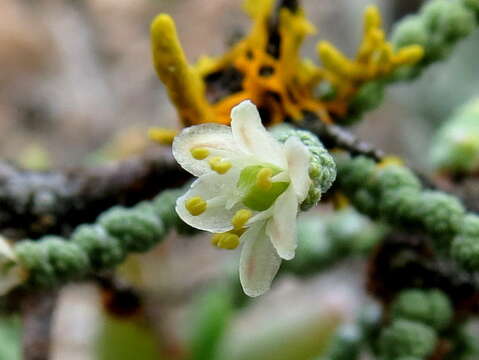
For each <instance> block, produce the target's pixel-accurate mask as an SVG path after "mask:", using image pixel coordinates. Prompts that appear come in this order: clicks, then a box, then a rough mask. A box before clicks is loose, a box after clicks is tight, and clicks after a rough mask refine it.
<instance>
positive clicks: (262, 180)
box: [256, 168, 273, 191]
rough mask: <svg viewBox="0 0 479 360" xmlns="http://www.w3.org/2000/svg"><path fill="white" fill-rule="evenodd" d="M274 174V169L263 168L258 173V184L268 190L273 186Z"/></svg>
mask: <svg viewBox="0 0 479 360" xmlns="http://www.w3.org/2000/svg"><path fill="white" fill-rule="evenodd" d="M272 176H273V169H271V168H262V169H261V170H260V171H258V174H256V186H258V187H259V188H261V189H262V190H265V191H268V190H269V189H271V187H272V186H273V182H272V181H271V177H272Z"/></svg>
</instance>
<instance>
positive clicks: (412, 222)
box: [379, 187, 421, 228]
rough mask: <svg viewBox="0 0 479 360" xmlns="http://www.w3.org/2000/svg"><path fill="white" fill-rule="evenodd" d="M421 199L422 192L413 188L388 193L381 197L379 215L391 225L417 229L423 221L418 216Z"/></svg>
mask: <svg viewBox="0 0 479 360" xmlns="http://www.w3.org/2000/svg"><path fill="white" fill-rule="evenodd" d="M420 198H421V197H420V191H418V190H417V189H415V188H412V187H406V188H404V189H402V188H399V189H397V190H392V191H388V192H386V193H384V194H383V196H382V197H381V201H380V203H379V213H380V214H381V217H382V218H384V219H385V220H386V221H387V222H388V223H390V224H394V225H401V226H404V227H409V228H410V227H416V226H418V224H419V223H420V220H421V218H420V217H419V216H418V214H417V209H418V208H419V207H420V206H421V203H420Z"/></svg>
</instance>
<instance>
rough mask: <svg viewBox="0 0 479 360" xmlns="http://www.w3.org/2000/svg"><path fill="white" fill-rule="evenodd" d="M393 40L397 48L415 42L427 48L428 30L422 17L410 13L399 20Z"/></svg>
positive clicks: (394, 30)
mask: <svg viewBox="0 0 479 360" xmlns="http://www.w3.org/2000/svg"><path fill="white" fill-rule="evenodd" d="M391 41H392V43H393V44H394V47H395V48H396V49H400V48H402V47H405V46H409V45H415V44H416V45H421V46H422V47H424V48H427V44H428V32H427V29H426V26H425V24H424V21H423V20H422V18H421V17H420V16H418V15H409V16H407V17H406V18H404V19H403V20H401V21H399V22H398V23H397V25H395V27H394V29H393V33H392V36H391Z"/></svg>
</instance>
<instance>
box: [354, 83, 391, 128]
mask: <svg viewBox="0 0 479 360" xmlns="http://www.w3.org/2000/svg"><path fill="white" fill-rule="evenodd" d="M384 89H385V84H384V82H383V81H379V80H378V81H369V82H367V83H365V84H364V85H362V86H361V87H360V88H359V90H358V92H357V93H356V95H355V96H354V98H353V99H352V100H351V102H350V104H349V109H348V112H349V113H350V114H348V116H351V117H352V119H359V118H360V115H361V114H363V113H364V112H366V111H370V110H373V109H375V108H377V107H378V106H379V105H380V104H381V103H382V102H383V99H384ZM348 124H349V122H348Z"/></svg>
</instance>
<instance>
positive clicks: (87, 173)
mask: <svg viewBox="0 0 479 360" xmlns="http://www.w3.org/2000/svg"><path fill="white" fill-rule="evenodd" d="M188 179H189V175H188V174H187V173H186V172H185V171H183V170H182V169H181V168H180V167H179V166H178V165H177V164H176V162H175V161H174V160H173V158H172V156H171V154H170V152H169V151H164V149H155V150H152V151H151V152H147V153H145V154H144V155H143V156H140V157H135V158H131V159H128V160H125V161H122V162H118V163H115V164H110V165H107V166H102V167H94V168H79V169H70V170H65V171H57V170H52V171H46V172H36V171H29V170H20V169H18V168H16V167H15V166H13V165H11V164H9V163H5V162H0V232H7V233H9V235H11V236H12V237H19V236H22V237H34V238H35V237H39V236H40V235H43V234H45V233H49V234H65V233H68V232H69V231H70V230H71V229H72V228H74V227H75V226H77V225H79V224H81V223H85V222H91V221H93V220H94V219H95V218H96V217H97V216H98V215H99V214H100V213H101V212H103V211H105V210H106V209H108V208H110V207H112V206H114V205H118V204H121V205H127V206H129V205H133V204H135V203H137V202H139V201H141V200H145V199H148V198H151V197H153V196H154V195H156V194H157V193H158V192H160V191H161V190H163V189H165V188H170V187H176V186H180V185H182V184H184V183H185V182H186V181H187V180H188Z"/></svg>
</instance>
